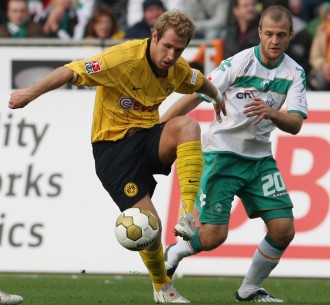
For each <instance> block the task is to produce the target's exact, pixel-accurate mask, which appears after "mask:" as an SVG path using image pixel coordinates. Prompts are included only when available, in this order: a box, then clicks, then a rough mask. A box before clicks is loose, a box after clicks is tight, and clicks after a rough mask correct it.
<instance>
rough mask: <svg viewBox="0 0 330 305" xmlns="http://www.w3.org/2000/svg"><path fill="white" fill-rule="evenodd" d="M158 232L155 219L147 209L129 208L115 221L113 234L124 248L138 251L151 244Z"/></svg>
mask: <svg viewBox="0 0 330 305" xmlns="http://www.w3.org/2000/svg"><path fill="white" fill-rule="evenodd" d="M158 233H159V225H158V222H157V219H156V218H155V217H154V216H153V215H152V214H151V212H149V211H148V210H144V209H139V208H130V209H127V210H125V211H124V212H122V213H121V214H120V215H119V217H118V218H117V221H116V227H115V235H116V238H117V240H118V241H119V243H120V244H121V245H122V246H123V247H124V248H126V249H128V250H132V251H140V250H143V249H145V248H147V247H149V246H151V245H152V244H153V243H154V242H155V241H156V238H157V236H158Z"/></svg>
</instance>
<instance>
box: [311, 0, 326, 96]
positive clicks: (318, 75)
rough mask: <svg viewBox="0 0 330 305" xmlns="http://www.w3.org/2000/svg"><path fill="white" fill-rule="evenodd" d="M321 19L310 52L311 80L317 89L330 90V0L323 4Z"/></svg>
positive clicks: (313, 86)
mask: <svg viewBox="0 0 330 305" xmlns="http://www.w3.org/2000/svg"><path fill="white" fill-rule="evenodd" d="M320 19H321V23H320V25H319V27H318V29H317V32H316V34H315V37H314V39H313V42H312V47H311V52H310V58H309V62H310V65H311V67H312V70H311V73H310V75H309V81H310V85H311V86H312V88H313V89H315V90H330V2H325V3H323V5H322V6H321V8H320Z"/></svg>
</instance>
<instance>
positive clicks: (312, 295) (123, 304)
mask: <svg viewBox="0 0 330 305" xmlns="http://www.w3.org/2000/svg"><path fill="white" fill-rule="evenodd" d="M241 280H242V279H241V278H231V277H192V276H186V277H183V278H180V279H177V280H175V286H176V288H177V289H178V291H180V292H181V293H182V295H184V296H185V297H187V298H189V299H190V300H191V304H194V305H202V304H203V305H225V304H227V305H234V304H237V302H236V301H235V299H234V292H235V291H236V290H237V288H238V287H239V285H240V283H241ZM263 287H264V288H265V289H267V290H269V291H270V293H271V294H273V295H274V296H276V297H278V298H282V299H284V301H285V304H287V305H290V304H300V305H301V304H304V305H317V304H330V279H287V278H270V279H268V280H266V282H265V283H264V285H263ZM0 289H2V290H4V291H6V292H8V293H15V294H20V295H22V296H23V298H24V301H23V303H22V304H23V305H59V304H63V305H148V304H154V301H153V299H152V287H151V282H150V280H149V278H148V277H147V276H144V275H138V274H131V275H123V276H120V275H118V276H114V275H92V274H88V273H87V274H74V275H67V274H65V275H62V274H0Z"/></svg>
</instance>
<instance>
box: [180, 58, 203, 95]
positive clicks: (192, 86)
mask: <svg viewBox="0 0 330 305" xmlns="http://www.w3.org/2000/svg"><path fill="white" fill-rule="evenodd" d="M174 77H175V78H178V77H179V78H181V77H182V79H178V80H179V82H180V85H179V86H178V87H177V89H176V90H175V91H176V92H178V93H182V94H191V93H194V92H195V91H197V90H198V89H199V88H200V87H201V86H202V85H203V82H204V75H203V73H202V72H201V71H199V70H197V69H194V68H191V67H190V65H189V64H188V62H187V61H186V60H185V59H183V58H182V57H181V58H180V59H179V60H178V62H177V64H176V68H175V70H174Z"/></svg>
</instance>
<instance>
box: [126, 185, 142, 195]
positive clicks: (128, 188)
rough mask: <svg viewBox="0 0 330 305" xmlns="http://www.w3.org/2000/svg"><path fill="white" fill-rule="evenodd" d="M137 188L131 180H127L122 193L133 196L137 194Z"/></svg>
mask: <svg viewBox="0 0 330 305" xmlns="http://www.w3.org/2000/svg"><path fill="white" fill-rule="evenodd" d="M138 191H139V189H138V187H137V185H136V184H135V183H133V182H128V183H126V184H125V186H124V193H125V195H126V196H127V197H134V196H136V195H137V193H138Z"/></svg>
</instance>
